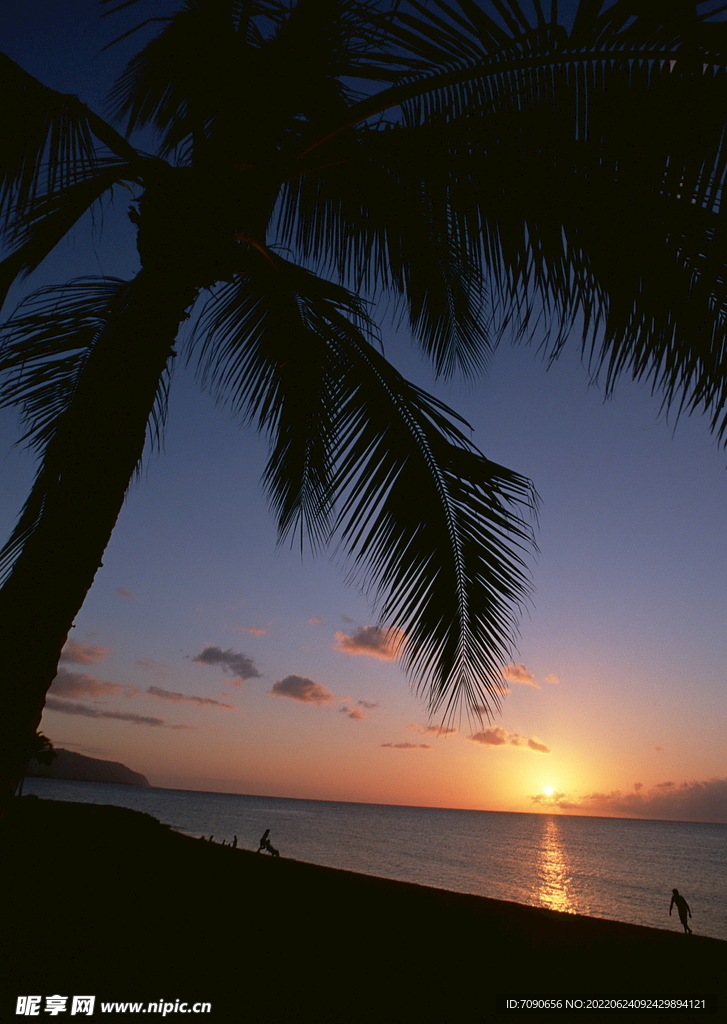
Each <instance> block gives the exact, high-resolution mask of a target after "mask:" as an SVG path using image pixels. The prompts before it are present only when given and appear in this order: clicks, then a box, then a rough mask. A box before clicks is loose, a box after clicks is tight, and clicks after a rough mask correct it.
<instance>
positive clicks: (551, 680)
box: [544, 672, 560, 686]
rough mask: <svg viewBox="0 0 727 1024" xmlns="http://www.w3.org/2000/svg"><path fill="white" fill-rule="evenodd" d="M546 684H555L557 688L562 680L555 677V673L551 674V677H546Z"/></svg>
mask: <svg viewBox="0 0 727 1024" xmlns="http://www.w3.org/2000/svg"><path fill="white" fill-rule="evenodd" d="M544 682H546V683H553V684H554V685H556V686H557V685H558V683H559V682H560V679H558V677H557V676H554V675H553V673H552V672H551V673H550V675H549V676H546V677H545V679H544Z"/></svg>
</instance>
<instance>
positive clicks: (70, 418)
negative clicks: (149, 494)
mask: <svg viewBox="0 0 727 1024" xmlns="http://www.w3.org/2000/svg"><path fill="white" fill-rule="evenodd" d="M132 288H133V283H130V282H128V281H123V280H120V279H118V278H79V279H77V280H75V281H72V282H70V283H69V284H67V285H63V286H50V287H45V288H41V289H39V290H38V291H36V292H34V293H33V294H32V295H29V296H28V297H27V298H26V299H24V300H23V301H22V302H21V303H20V305H19V306H18V308H17V309H16V311H15V313H14V314H13V315H12V316H11V317H10V318H9V319H8V320H7V321H6V323H5V324H4V326H3V328H2V329H1V330H0V407H6V408H7V407H18V408H19V409H20V414H21V421H22V423H23V425H24V427H25V433H24V435H23V436H22V438H21V439H20V441H19V442H18V443H19V444H20V443H24V444H27V445H28V446H29V447H30V448H32V449H33V450H34V451H35V452H36V453H37V456H38V459H39V468H38V473H37V476H36V479H35V482H34V484H33V487H32V489H31V492H30V495H29V497H28V499H27V501H26V503H25V505H24V507H23V510H22V512H21V515H20V518H19V520H18V523H17V524H16V527H15V529H14V530H13V533H12V534H11V536H10V538H9V539H8V541H7V543H6V544H5V546H4V547H3V548H2V551H0V571H1V572H2V573H3V574H4V573H6V572H7V571H8V570H9V569H10V567H11V565H12V563H13V561H14V559H15V558H16V556H17V555H18V553H19V552H20V551H21V550H22V548H23V546H24V544H25V542H26V541H27V539H28V538H29V537H30V536H31V535H32V534H33V532H34V530H35V529H36V527H37V525H38V523H39V521H40V519H41V517H42V515H43V510H44V508H45V507H46V505H47V503H48V501H49V500H50V499H51V496H52V494H53V492H54V490H55V488H56V486H57V484H58V483H59V481H61V480H62V478H63V476H64V473H67V471H68V468H69V467H70V466H72V465H74V464H75V460H76V457H77V452H78V450H79V449H80V445H79V443H78V442H79V439H82V438H84V437H86V436H88V433H89V431H93V430H94V424H95V423H96V420H95V417H96V416H97V415H98V413H99V403H101V404H103V401H104V398H103V394H97V395H95V397H94V401H93V402H92V403H91V407H90V408H89V402H88V401H87V399H88V395H89V393H91V394H93V393H94V386H95V385H94V381H95V380H96V378H95V376H94V375H95V373H96V363H97V362H98V358H97V359H96V360H94V354H96V356H98V354H99V353H100V352H102V350H103V347H104V344H105V332H106V333H107V329H108V327H109V325H110V324H112V323H113V322H114V321H115V320H116V319H117V318H118V317H119V316H120V315H121V313H122V312H123V310H124V308H125V306H126V304H127V302H128V297H129V295H130V290H131V289H132ZM97 383H98V382H97ZM167 389H168V376H167V375H166V374H164V375H163V377H162V379H161V380H160V382H159V386H158V390H157V395H156V402H155V405H154V409H153V412H152V416H151V434H152V439H153V438H157V439H158V438H159V437H160V436H161V430H162V426H163V422H164V417H165V412H166V396H167ZM84 396H85V397H84Z"/></svg>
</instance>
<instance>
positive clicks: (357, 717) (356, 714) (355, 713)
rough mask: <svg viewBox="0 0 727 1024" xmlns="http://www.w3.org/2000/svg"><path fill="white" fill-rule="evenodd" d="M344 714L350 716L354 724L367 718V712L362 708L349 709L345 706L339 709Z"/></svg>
mask: <svg viewBox="0 0 727 1024" xmlns="http://www.w3.org/2000/svg"><path fill="white" fill-rule="evenodd" d="M338 710H339V711H340V712H342V714H344V715H348V717H349V718H352V719H353V720H354V722H360V721H362V719H364V718H365V717H366V712H365V711H362V710H361V708H349V707H347V706H346V705H345V704H344V706H343V707H342V708H339V709H338Z"/></svg>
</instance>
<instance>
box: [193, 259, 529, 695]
mask: <svg viewBox="0 0 727 1024" xmlns="http://www.w3.org/2000/svg"><path fill="white" fill-rule="evenodd" d="M258 262H261V261H260V260H259V259H258ZM372 329H373V325H372V324H371V323H370V321H369V320H368V317H367V316H366V313H365V310H364V308H363V307H362V304H361V302H360V300H359V299H358V298H357V297H356V296H354V295H352V294H351V293H349V292H348V291H346V290H345V289H344V288H342V287H340V286H338V285H335V284H332V283H330V282H325V281H323V280H321V279H320V278H319V277H316V276H314V275H312V274H310V273H308V272H306V271H304V270H302V269H301V268H299V267H296V266H294V265H293V264H291V263H289V262H287V261H284V260H281V259H280V258H275V260H274V266H271V267H269V268H266V269H264V270H260V271H259V272H258V274H256V275H254V276H251V277H250V278H245V279H243V280H242V281H241V282H239V283H235V284H231V285H228V286H226V287H225V288H223V289H222V290H221V291H220V292H219V293H218V294H217V295H215V296H214V297H213V298H212V299H211V300H210V301H209V302H208V304H207V307H206V310H205V312H204V313H203V315H202V319H201V322H200V325H199V328H198V330H197V332H196V336H195V338H194V339H193V343H192V352H191V354H194V353H195V348H196V349H197V350H198V351H197V355H198V359H199V363H200V369H201V373H202V379H203V381H204V382H205V383H207V384H208V385H209V386H211V387H212V389H213V390H214V391H215V392H216V393H217V394H218V395H219V396H220V397H221V398H222V399H223V400H225V401H227V402H228V403H229V404H231V405H232V407H233V409H235V411H237V412H238V413H239V414H243V415H244V416H246V418H248V419H250V420H251V421H253V422H256V423H257V424H258V426H259V427H260V428H261V429H263V430H265V431H266V432H267V433H268V434H269V435H270V436H271V439H272V441H273V444H272V446H271V455H270V459H269V462H268V467H267V470H266V474H265V480H266V483H267V486H268V489H269V492H270V495H271V501H272V505H273V508H274V509H275V511H276V514H277V516H278V521H279V527H280V531H281V535H282V536H285V535H286V534H288V533H290V532H291V531H292V530H294V529H295V528H299V529H300V530H301V533H303V532H305V533H306V534H307V535H308V536H309V537H311V538H312V539H313V541H314V543H316V544H321V543H323V544H328V543H330V542H331V541H335V540H336V538H338V542H339V545H340V549H341V550H342V551H343V552H344V553H345V555H346V557H347V559H348V560H349V562H352V563H353V568H352V570H351V572H350V578H351V579H357V580H359V582H361V583H363V584H364V585H365V586H366V588H367V589H369V590H372V592H373V594H374V595H375V599H376V602H377V603H378V604H379V606H380V607H381V609H382V610H381V619H382V622H383V623H385V624H386V625H387V626H389V627H394V628H396V629H397V630H400V631H402V632H403V634H404V640H403V642H402V646H401V653H402V655H403V659H404V663H405V665H406V666H407V668H408V669H409V670H410V672H411V674H412V676H413V678H414V679H415V680H416V681H417V682H418V684H419V686H420V687H421V688H422V689H423V690H424V691H426V692H427V693H428V694H429V699H430V707H431V710H432V711H433V712H434V711H437V710H442V709H443V710H444V711H445V712H446V713H451V712H453V711H454V709H455V706H456V704H457V703H458V702H459V701H460V700H462V701H463V702H464V703H465V704H466V705H467V706H468V707H469V708H474V707H476V706H482V705H484V706H485V707H487V708H493V709H494V708H496V707H497V706H498V699H499V695H500V693H501V691H502V677H501V675H500V668H501V666H502V664H503V663H504V660H506V658H507V651H508V642H507V640H506V639H505V638H506V637H509V636H511V635H512V631H513V628H514V622H515V620H516V611H517V608H518V606H519V605H520V603H521V602H522V600H523V599H524V597H525V595H526V594H527V593H528V590H529V585H528V579H527V570H526V566H525V562H524V559H523V552H524V549H526V548H529V547H531V546H532V532H531V529H530V527H529V526H528V525H527V523H526V522H525V521H524V520H523V518H522V517H521V515H519V514H518V511H517V510H518V508H520V509H521V510H523V511H527V510H531V511H532V509H533V508H534V503H535V498H534V494H533V492H532V488H531V486H530V484H529V482H528V481H526V480H525V479H524V478H523V477H521V476H519V475H518V474H515V473H512V472H510V471H509V470H506V469H504V468H503V467H502V466H497V465H495V464H494V463H492V462H490V461H489V460H487V459H486V458H484V457H483V456H482V455H481V454H480V453H479V452H478V451H477V449H476V448H475V447H474V446H473V445H472V444H471V443H470V442H468V440H467V439H466V437H465V435H464V434H463V433H462V431H461V429H460V428H459V426H458V425H457V423H456V422H455V421H456V420H458V419H459V417H457V416H456V414H455V413H453V412H452V410H450V409H447V407H446V406H444V405H442V404H441V403H440V402H438V401H437V400H435V399H434V398H432V397H431V396H429V395H427V394H426V393H425V392H423V391H421V389H419V388H417V387H415V386H414V385H413V384H410V383H409V382H408V381H406V380H405V379H404V378H403V377H402V376H401V375H400V374H399V373H398V372H397V371H396V370H395V369H394V368H393V367H392V366H391V364H390V363H388V362H387V360H386V359H384V357H383V356H382V355H381V354H380V353H379V352H378V351H377V349H376V348H375V347H374V346H372V344H371V343H370V341H369V339H368V337H367V335H369V336H370V335H371V333H372ZM460 422H461V421H460ZM464 425H465V426H466V424H464ZM413 495H416V496H417V497H416V500H413V498H412V496H413ZM423 509H426V510H427V511H426V514H425V515H423V514H422V510H423Z"/></svg>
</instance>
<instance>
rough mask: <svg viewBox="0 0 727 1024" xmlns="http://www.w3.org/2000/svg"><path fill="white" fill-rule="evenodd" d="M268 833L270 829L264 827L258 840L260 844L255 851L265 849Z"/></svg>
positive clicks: (258, 851)
mask: <svg viewBox="0 0 727 1024" xmlns="http://www.w3.org/2000/svg"><path fill="white" fill-rule="evenodd" d="M269 835H270V829H269V828H266V829H265V832H264V833H263V835H262V838H261V840H260V845H259V846H258V848H257V850H256V851H255V852H256V853H260V851H261V850H267V848H268V836H269Z"/></svg>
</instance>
